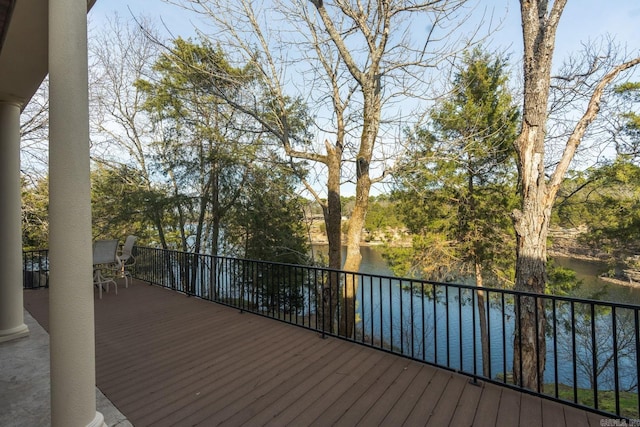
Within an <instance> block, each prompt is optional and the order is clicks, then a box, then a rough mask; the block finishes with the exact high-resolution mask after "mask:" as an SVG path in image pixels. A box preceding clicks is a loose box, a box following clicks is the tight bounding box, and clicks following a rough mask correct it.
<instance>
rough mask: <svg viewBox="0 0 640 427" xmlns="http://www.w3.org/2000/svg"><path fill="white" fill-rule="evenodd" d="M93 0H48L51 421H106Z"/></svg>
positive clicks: (61, 426)
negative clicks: (94, 236) (97, 302)
mask: <svg viewBox="0 0 640 427" xmlns="http://www.w3.org/2000/svg"><path fill="white" fill-rule="evenodd" d="M87 67H88V64H87V0H50V1H49V85H50V86H49V121H50V123H49V132H50V134H49V162H50V163H49V230H50V231H49V261H50V276H49V277H50V279H49V294H50V301H49V324H50V331H49V334H50V339H51V341H50V343H51V350H50V351H51V421H52V425H53V427H67V426H83V425H90V426H100V425H103V424H104V418H103V416H102V414H100V413H99V412H96V390H95V333H94V307H93V304H94V301H93V279H92V246H91V197H90V181H89V106H88V88H87V87H88V70H87Z"/></svg>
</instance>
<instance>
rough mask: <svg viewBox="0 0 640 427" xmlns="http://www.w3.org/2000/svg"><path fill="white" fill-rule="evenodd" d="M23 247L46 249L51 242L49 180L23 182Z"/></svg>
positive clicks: (27, 248) (26, 248) (25, 248)
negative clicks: (30, 183) (31, 183)
mask: <svg viewBox="0 0 640 427" xmlns="http://www.w3.org/2000/svg"><path fill="white" fill-rule="evenodd" d="M21 184H22V248H23V250H31V249H44V248H47V247H48V243H49V180H48V179H42V180H39V181H37V182H35V183H34V184H33V185H31V186H29V185H27V182H26V181H25V180H24V179H23V180H22V182H21Z"/></svg>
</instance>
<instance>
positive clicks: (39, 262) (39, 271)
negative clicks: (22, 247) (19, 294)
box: [22, 249, 49, 289]
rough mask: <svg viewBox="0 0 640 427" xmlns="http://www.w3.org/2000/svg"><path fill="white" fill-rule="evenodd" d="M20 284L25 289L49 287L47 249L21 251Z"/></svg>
mask: <svg viewBox="0 0 640 427" xmlns="http://www.w3.org/2000/svg"><path fill="white" fill-rule="evenodd" d="M22 286H23V287H24V288H25V289H34V288H46V287H49V251H48V250H47V249H40V250H33V251H23V252H22Z"/></svg>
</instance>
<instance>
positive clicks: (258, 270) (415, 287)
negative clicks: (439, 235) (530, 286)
mask: <svg viewBox="0 0 640 427" xmlns="http://www.w3.org/2000/svg"><path fill="white" fill-rule="evenodd" d="M134 253H135V254H136V268H135V271H134V273H133V276H134V277H135V278H137V279H140V280H144V281H147V282H149V283H153V284H156V285H160V286H163V287H166V288H170V289H173V290H175V291H178V292H183V293H185V294H187V295H191V296H196V297H199V298H203V299H207V300H211V301H215V302H218V303H221V304H225V305H229V306H232V307H236V308H238V309H240V310H242V311H250V312H253V313H257V314H259V315H262V316H267V317H271V318H275V319H278V320H280V321H285V322H288V323H292V324H296V325H298V326H301V327H305V328H308V329H312V330H314V331H318V332H319V333H322V334H323V335H330V336H336V337H339V338H343V339H347V340H351V341H354V342H357V343H360V344H363V345H366V346H370V347H374V348H377V349H380V350H384V351H387V352H391V353H395V354H399V355H402V356H405V357H408V358H411V359H414V360H419V361H422V362H425V363H428V364H432V365H435V366H438V367H442V368H445V369H449V370H452V371H456V372H460V373H463V374H466V375H468V376H469V377H470V378H471V379H472V381H477V380H478V379H482V380H484V381H489V382H493V383H497V384H501V385H503V386H506V387H510V388H514V389H518V390H522V391H525V392H527V393H532V394H536V395H540V396H544V397H546V398H549V399H552V400H557V401H560V402H562V403H566V404H570V405H573V406H576V407H581V408H586V409H590V410H592V411H594V412H597V413H601V414H604V415H609V416H615V417H618V418H625V419H638V418H640V400H639V399H638V382H639V379H640V359H639V358H638V355H639V353H640V314H639V310H640V307H639V306H636V305H628V304H617V303H610V302H601V301H594V300H587V299H577V298H571V297H562V296H552V295H539V294H532V293H526V292H516V291H512V290H502V289H489V288H476V287H473V286H465V285H458V284H448V283H438V282H431V281H424V280H412V279H402V278H396V277H388V276H380V275H372V274H362V273H354V272H346V271H337V270H331V269H327V268H320V267H309V266H300V265H290V264H279V263H271V262H263V261H254V260H246V259H236V258H227V257H213V256H208V255H199V254H193V253H185V252H177V251H167V250H162V249H153V248H146V247H136V248H135V252H134ZM350 301H352V302H353V303H350ZM524 312H528V314H529V315H531V316H533V317H534V319H535V325H536V326H535V333H534V334H533V335H534V336H536V335H537V336H540V337H544V339H539V340H533V343H532V344H531V345H529V346H528V345H527V344H528V343H529V340H528V339H527V337H529V336H531V335H524V334H520V333H519V330H518V328H519V322H518V314H521V313H524ZM523 315H524V314H523ZM525 341H526V342H525ZM527 352H528V353H527ZM514 353H515V355H516V357H515V358H514ZM531 353H533V354H531ZM514 360H515V361H516V362H515V364H516V366H515V368H516V369H514ZM523 360H527V361H528V364H529V365H530V366H531V365H532V366H534V368H535V369H536V371H538V372H540V373H541V374H540V375H539V376H538V377H537V379H536V381H535V383H534V384H531V383H529V384H526V383H524V382H523V379H522V378H523V375H518V373H519V372H523V369H524V368H523V365H524V362H523ZM514 372H515V375H514ZM525 386H526V387H525Z"/></svg>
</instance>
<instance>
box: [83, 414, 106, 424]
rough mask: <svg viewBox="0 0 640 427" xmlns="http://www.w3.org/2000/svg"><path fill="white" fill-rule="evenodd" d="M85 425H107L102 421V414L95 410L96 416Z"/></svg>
mask: <svg viewBox="0 0 640 427" xmlns="http://www.w3.org/2000/svg"><path fill="white" fill-rule="evenodd" d="M87 427H108V426H107V424H106V423H105V422H104V416H103V415H102V414H101V413H100V412H96V416H95V417H94V418H93V421H91V422H90V423H89V424H87Z"/></svg>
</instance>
